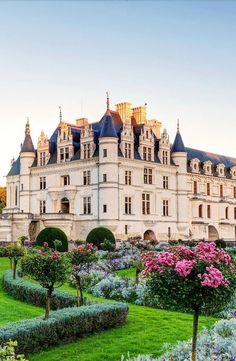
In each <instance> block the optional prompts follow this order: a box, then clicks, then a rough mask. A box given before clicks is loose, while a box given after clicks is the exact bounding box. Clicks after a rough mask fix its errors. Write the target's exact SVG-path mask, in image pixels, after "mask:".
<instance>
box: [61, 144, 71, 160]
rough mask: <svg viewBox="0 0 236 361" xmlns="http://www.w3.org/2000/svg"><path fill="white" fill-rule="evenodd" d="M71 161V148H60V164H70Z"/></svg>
mask: <svg viewBox="0 0 236 361" xmlns="http://www.w3.org/2000/svg"><path fill="white" fill-rule="evenodd" d="M69 160H70V150H69V147H65V148H60V162H68V161H69Z"/></svg>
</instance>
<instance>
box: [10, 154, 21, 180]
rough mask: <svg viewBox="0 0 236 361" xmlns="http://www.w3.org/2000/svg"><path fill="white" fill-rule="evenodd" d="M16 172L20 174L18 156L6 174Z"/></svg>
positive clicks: (11, 174) (15, 173)
mask: <svg viewBox="0 0 236 361" xmlns="http://www.w3.org/2000/svg"><path fill="white" fill-rule="evenodd" d="M18 174H20V157H18V158H17V160H15V162H13V164H12V166H11V169H10V172H9V173H8V175H7V176H13V175H18Z"/></svg>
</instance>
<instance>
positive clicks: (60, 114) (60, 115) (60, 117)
mask: <svg viewBox="0 0 236 361" xmlns="http://www.w3.org/2000/svg"><path fill="white" fill-rule="evenodd" d="M58 108H59V112H60V113H59V119H60V123H61V122H62V109H61V106H59V107H58Z"/></svg>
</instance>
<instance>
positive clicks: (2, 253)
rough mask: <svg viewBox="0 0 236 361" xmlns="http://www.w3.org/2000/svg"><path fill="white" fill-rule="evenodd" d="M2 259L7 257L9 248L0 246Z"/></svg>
mask: <svg viewBox="0 0 236 361" xmlns="http://www.w3.org/2000/svg"><path fill="white" fill-rule="evenodd" d="M0 257H7V247H5V246H0Z"/></svg>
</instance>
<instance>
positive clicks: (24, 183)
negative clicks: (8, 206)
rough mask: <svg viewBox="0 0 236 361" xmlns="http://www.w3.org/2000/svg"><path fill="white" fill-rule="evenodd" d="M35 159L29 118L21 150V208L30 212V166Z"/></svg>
mask: <svg viewBox="0 0 236 361" xmlns="http://www.w3.org/2000/svg"><path fill="white" fill-rule="evenodd" d="M34 160H35V149H34V145H33V142H32V139H31V135H30V125H29V120H27V123H26V126H25V139H24V143H23V145H22V147H21V152H20V205H19V207H20V210H21V211H23V212H26V213H28V212H30V167H31V166H32V164H33V162H34Z"/></svg>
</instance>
